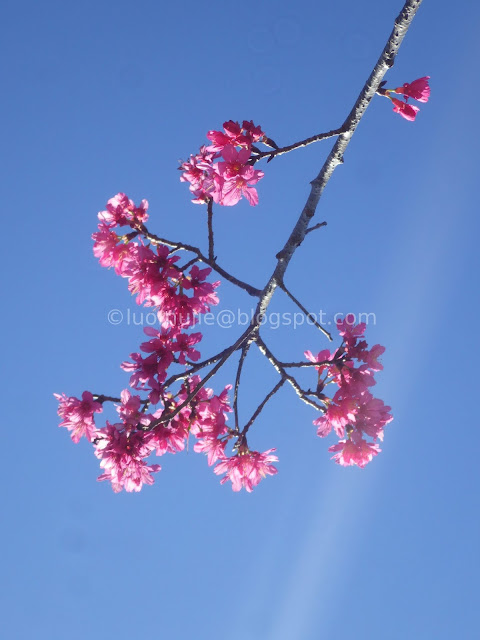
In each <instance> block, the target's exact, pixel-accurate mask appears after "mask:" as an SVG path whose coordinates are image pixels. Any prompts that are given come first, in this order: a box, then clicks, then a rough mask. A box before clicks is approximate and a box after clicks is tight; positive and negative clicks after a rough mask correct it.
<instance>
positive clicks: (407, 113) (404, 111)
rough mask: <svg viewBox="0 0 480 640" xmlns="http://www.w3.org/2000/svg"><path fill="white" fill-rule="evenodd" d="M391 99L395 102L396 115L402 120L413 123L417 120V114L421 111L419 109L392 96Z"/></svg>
mask: <svg viewBox="0 0 480 640" xmlns="http://www.w3.org/2000/svg"><path fill="white" fill-rule="evenodd" d="M389 98H390V100H391V101H392V102H393V105H394V106H393V110H394V111H395V113H399V114H400V115H401V116H402V118H405V120H410V121H412V122H413V120H415V118H416V116H417V113H418V112H419V111H420V109H419V108H418V107H414V106H413V105H412V104H408V103H407V102H403V101H402V100H398V99H397V98H392V96H389Z"/></svg>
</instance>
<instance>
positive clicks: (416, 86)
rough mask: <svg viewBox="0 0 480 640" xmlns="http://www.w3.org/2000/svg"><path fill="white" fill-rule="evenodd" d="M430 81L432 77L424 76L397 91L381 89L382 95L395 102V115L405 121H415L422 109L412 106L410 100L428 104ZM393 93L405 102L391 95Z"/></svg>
mask: <svg viewBox="0 0 480 640" xmlns="http://www.w3.org/2000/svg"><path fill="white" fill-rule="evenodd" d="M429 79H430V76H424V77H423V78H418V79H417V80H414V81H413V82H410V83H408V82H405V84H403V85H402V86H401V87H397V88H396V89H381V90H380V93H381V94H382V95H384V96H386V97H387V98H389V99H390V100H391V101H392V102H393V110H394V111H395V113H399V114H400V115H401V116H402V118H405V120H411V121H413V120H415V118H416V116H417V113H418V112H419V111H420V109H419V107H416V106H415V105H413V104H410V103H409V102H408V99H409V98H412V99H413V100H418V102H428V98H429V97H430V86H429V84H428V81H429ZM392 93H395V94H397V95H402V96H403V98H404V100H399V99H398V98H395V97H393V96H392V95H390V94H392Z"/></svg>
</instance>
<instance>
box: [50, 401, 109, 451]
mask: <svg viewBox="0 0 480 640" xmlns="http://www.w3.org/2000/svg"><path fill="white" fill-rule="evenodd" d="M53 395H54V396H55V398H56V399H57V400H58V402H59V406H58V415H59V416H60V417H61V418H63V420H62V422H61V423H60V424H59V426H60V427H67V429H68V430H69V431H71V432H72V435H71V438H72V440H73V442H75V443H77V442H78V441H79V440H80V438H81V437H82V436H85V437H86V438H87V440H90V441H92V440H93V438H94V436H95V421H94V418H93V414H94V413H101V412H102V411H103V407H102V403H101V402H98V401H97V400H94V399H93V395H92V394H91V393H90V391H84V392H83V394H82V399H81V400H79V399H78V398H75V397H74V396H72V397H67V396H66V395H65V394H64V393H62V394H61V395H60V394H58V393H54V394H53Z"/></svg>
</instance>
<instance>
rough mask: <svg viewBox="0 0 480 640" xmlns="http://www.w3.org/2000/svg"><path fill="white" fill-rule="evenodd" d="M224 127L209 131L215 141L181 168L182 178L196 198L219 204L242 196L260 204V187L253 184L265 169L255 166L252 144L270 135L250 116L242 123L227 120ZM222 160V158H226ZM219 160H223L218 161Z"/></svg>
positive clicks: (226, 203) (229, 203)
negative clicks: (253, 164)
mask: <svg viewBox="0 0 480 640" xmlns="http://www.w3.org/2000/svg"><path fill="white" fill-rule="evenodd" d="M223 129H224V130H223V131H209V132H208V133H207V138H208V139H209V140H210V141H211V142H212V144H211V145H210V146H208V147H205V146H202V147H201V148H200V152H199V153H198V154H197V155H195V156H193V155H191V156H190V159H189V160H187V161H186V162H182V163H181V165H180V167H179V169H180V170H181V171H183V173H182V175H181V177H180V181H181V182H189V183H190V186H189V189H190V191H191V192H192V193H193V195H194V198H193V199H192V202H194V203H195V204H206V203H208V202H210V201H212V200H213V202H215V203H216V204H220V205H223V206H227V207H228V206H233V205H235V204H237V202H239V200H240V199H241V198H242V196H245V198H246V199H247V200H248V202H249V203H250V205H252V206H255V205H256V204H258V194H257V190H256V189H255V188H254V187H253V186H252V185H254V184H256V183H257V182H258V181H259V180H260V179H261V178H263V176H264V173H263V171H259V170H257V169H254V168H253V166H252V164H249V163H250V160H251V154H252V144H254V143H256V142H262V141H263V142H265V141H266V140H267V138H266V137H265V134H264V133H263V131H262V129H261V128H260V127H259V126H255V125H254V123H253V122H252V121H251V120H250V121H248V120H244V121H243V123H242V125H241V126H240V124H239V123H238V122H233V120H228V121H227V122H224V123H223ZM222 157H223V159H222V160H219V158H222ZM216 160H219V161H218V162H216Z"/></svg>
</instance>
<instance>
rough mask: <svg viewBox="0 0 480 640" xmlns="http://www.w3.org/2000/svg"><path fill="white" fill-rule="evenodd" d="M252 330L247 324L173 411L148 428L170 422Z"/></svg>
mask: <svg viewBox="0 0 480 640" xmlns="http://www.w3.org/2000/svg"><path fill="white" fill-rule="evenodd" d="M252 330H253V328H252V326H249V327H248V328H247V329H246V331H244V332H243V333H242V335H241V336H240V337H239V338H238V340H237V341H236V342H234V343H233V345H232V346H231V347H229V348H228V349H226V352H225V355H223V356H222V357H221V358H220V360H219V361H218V362H217V364H216V365H215V366H214V367H213V369H211V370H210V371H209V372H208V373H207V375H206V376H205V377H204V378H202V380H200V382H199V383H198V384H197V386H196V387H195V388H194V389H193V390H192V391H191V392H190V393H189V394H188V396H187V398H186V399H185V400H184V401H183V402H182V403H181V404H179V405H178V406H176V407H175V409H174V410H173V411H171V412H166V413H164V414H163V415H162V416H160V418H157V419H156V420H154V421H153V422H151V423H150V424H149V425H148V430H150V429H153V428H154V427H156V426H157V425H159V424H162V423H164V422H170V421H171V420H172V419H173V418H174V417H175V416H176V415H177V414H178V413H180V411H181V410H182V409H185V407H186V406H188V405H189V404H190V402H191V401H192V400H193V399H194V398H195V396H196V395H197V394H198V392H199V391H200V390H201V389H202V388H203V387H204V386H205V384H206V383H207V382H208V381H209V380H210V378H212V377H213V376H214V375H215V374H216V373H217V371H218V370H219V369H220V368H221V367H222V366H223V365H224V364H225V362H226V361H227V360H228V359H229V358H230V356H231V355H232V354H233V353H234V352H235V351H236V350H237V349H238V348H239V347H240V346H241V345H242V344H243V343H244V342H245V340H247V339H248V338H249V336H250V334H251V333H252Z"/></svg>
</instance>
